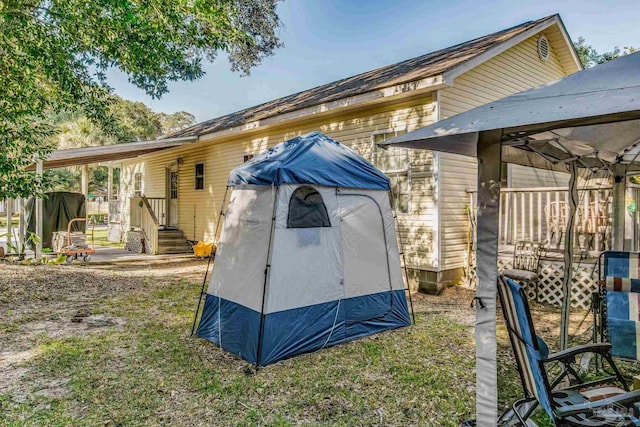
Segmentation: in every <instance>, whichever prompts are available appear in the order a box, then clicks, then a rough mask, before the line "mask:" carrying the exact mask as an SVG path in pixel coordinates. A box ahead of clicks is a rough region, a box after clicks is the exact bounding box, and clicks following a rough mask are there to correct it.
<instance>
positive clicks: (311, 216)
mask: <svg viewBox="0 0 640 427" xmlns="http://www.w3.org/2000/svg"><path fill="white" fill-rule="evenodd" d="M287 227H288V228H314V227H331V223H330V222H329V214H328V213H327V207H326V206H325V205H324V201H323V200H322V196H321V195H320V193H318V191H317V190H316V189H314V188H312V187H299V188H297V189H296V191H294V192H293V195H291V200H289V218H288V219H287Z"/></svg>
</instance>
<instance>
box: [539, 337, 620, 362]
mask: <svg viewBox="0 0 640 427" xmlns="http://www.w3.org/2000/svg"><path fill="white" fill-rule="evenodd" d="M610 350H611V344H610V343H608V342H599V343H589V344H582V345H578V346H575V347H571V348H568V349H566V350H562V351H558V352H557V353H552V354H550V355H549V356H548V357H547V358H546V359H545V360H544V362H545V363H546V362H556V361H558V360H564V359H568V358H573V357H574V356H577V355H579V354H584V353H598V354H602V355H604V354H607V353H609V351H610Z"/></svg>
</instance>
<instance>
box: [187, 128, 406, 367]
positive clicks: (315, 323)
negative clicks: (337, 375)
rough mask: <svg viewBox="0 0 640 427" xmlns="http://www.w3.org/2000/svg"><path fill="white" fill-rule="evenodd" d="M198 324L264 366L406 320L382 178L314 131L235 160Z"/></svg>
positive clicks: (386, 183)
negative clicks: (248, 158) (237, 162)
mask: <svg viewBox="0 0 640 427" xmlns="http://www.w3.org/2000/svg"><path fill="white" fill-rule="evenodd" d="M228 186H229V187H231V188H232V192H231V196H230V199H229V204H228V207H227V211H226V213H225V216H224V226H223V229H222V233H221V236H220V240H219V242H218V250H217V253H216V261H215V264H214V267H213V273H212V277H211V282H210V285H209V289H208V291H207V295H206V300H205V305H204V309H203V313H202V318H201V319H200V324H199V326H198V332H197V333H198V335H199V336H201V337H203V338H206V339H208V340H209V341H212V342H214V343H216V344H218V345H220V346H221V347H222V348H224V349H225V350H227V351H229V352H231V353H234V354H236V355H239V356H240V357H242V358H243V359H245V360H246V361H248V362H250V363H253V364H256V365H259V366H264V365H268V364H270V363H273V362H276V361H278V360H281V359H284V358H287V357H291V356H294V355H296V354H300V353H306V352H310V351H314V350H318V349H321V348H324V347H327V346H330V345H334V344H339V343H343V342H346V341H349V340H352V339H354V338H358V337H363V336H366V335H371V334H373V333H376V332H379V331H383V330H387V329H393V328H398V327H401V326H407V325H410V324H411V321H410V318H409V311H408V308H407V299H406V294H405V286H404V282H403V278H402V273H401V267H400V256H399V251H398V242H397V237H396V230H395V221H394V216H393V211H392V208H391V201H390V197H389V179H388V178H387V177H386V176H385V175H384V174H383V173H382V172H380V171H379V170H378V169H376V168H375V167H374V166H372V165H371V164H370V163H369V162H367V161H366V160H365V159H363V158H362V157H361V156H359V155H358V154H357V153H356V152H354V151H353V150H351V149H349V148H347V147H345V146H343V145H341V144H340V143H338V142H336V141H334V140H332V139H331V138H329V137H327V136H325V135H323V134H321V133H319V132H313V133H310V134H308V135H304V136H300V137H298V138H294V139H291V140H289V141H286V142H284V143H282V144H279V145H277V146H275V147H273V148H272V149H270V150H268V151H266V152H265V153H263V154H261V155H259V156H256V157H255V158H254V159H252V160H251V161H249V162H247V163H245V164H243V165H242V166H240V167H238V168H236V169H234V170H233V171H232V172H231V175H230V177H229V181H228Z"/></svg>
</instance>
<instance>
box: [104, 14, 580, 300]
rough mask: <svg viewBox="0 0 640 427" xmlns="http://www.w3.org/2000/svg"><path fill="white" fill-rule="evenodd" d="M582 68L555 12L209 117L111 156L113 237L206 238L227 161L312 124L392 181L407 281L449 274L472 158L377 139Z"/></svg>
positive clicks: (212, 230)
mask: <svg viewBox="0 0 640 427" xmlns="http://www.w3.org/2000/svg"><path fill="white" fill-rule="evenodd" d="M581 68H582V66H581V64H580V61H579V59H578V57H577V55H576V52H575V50H574V49H573V45H572V43H571V40H570V38H569V36H568V34H567V32H566V30H565V28H564V25H563V23H562V20H561V19H560V17H559V16H558V15H553V16H549V17H546V18H542V19H539V20H536V21H530V22H526V23H523V24H521V25H518V26H515V27H513V28H509V29H506V30H503V31H499V32H497V33H494V34H489V35H487V36H484V37H480V38H477V39H474V40H471V41H468V42H465V43H462V44H459V45H456V46H452V47H449V48H446V49H443V50H439V51H436V52H432V53H428V54H426V55H423V56H419V57H417V58H412V59H409V60H406V61H403V62H399V63H397V64H393V65H389V66H385V67H381V68H378V69H375V70H372V71H368V72H366V73H362V74H359V75H356V76H353V77H349V78H346V79H343V80H339V81H336V82H333V83H329V84H326V85H323V86H319V87H316V88H313V89H310V90H307V91H303V92H300V93H296V94H293V95H289V96H286V97H283V98H280V99H276V100H273V101H270V102H267V103H264V104H261V105H258V106H255V107H251V108H248V109H245V110H242V111H238V112H235V113H232V114H229V115H226V116H222V117H217V118H214V119H212V120H208V121H206V122H203V123H200V124H197V125H195V126H193V127H191V128H188V129H185V130H183V131H180V132H178V133H176V134H173V135H170V136H168V137H167V139H166V140H165V141H166V142H167V144H168V145H167V147H169V148H164V149H162V150H158V151H153V152H151V153H148V154H143V155H139V156H137V157H135V158H132V159H128V160H125V161H122V162H117V163H115V162H114V163H112V167H119V168H120V169H121V172H120V187H119V194H118V200H119V213H120V216H119V217H117V220H118V221H117V222H115V223H112V224H110V227H111V228H112V233H111V234H112V235H114V234H116V235H117V234H120V233H122V235H124V233H125V232H127V231H129V230H130V229H131V228H132V227H134V228H139V229H142V230H143V231H144V232H145V233H146V234H147V236H146V238H147V240H148V241H149V243H148V249H150V250H151V251H152V252H154V253H163V252H165V253H166V252H171V251H173V250H181V249H183V248H184V247H185V246H184V243H185V239H193V240H204V241H212V240H214V239H215V234H216V223H217V220H218V215H219V213H220V211H221V204H222V202H223V195H224V194H225V189H226V181H227V177H228V175H229V172H230V171H231V169H233V168H234V167H236V166H238V165H239V164H241V163H242V162H244V161H246V160H248V159H250V158H251V157H252V156H254V155H256V154H258V153H260V152H261V151H264V150H266V149H267V148H269V147H271V146H273V145H275V144H278V143H280V142H282V141H285V140H288V139H290V138H293V137H295V136H297V135H301V134H305V133H308V132H311V131H314V130H317V131H320V132H322V133H325V134H327V135H328V136H330V137H331V138H334V139H336V140H338V141H340V142H341V143H343V144H346V145H348V146H350V147H352V148H354V149H355V150H357V151H358V152H359V153H360V154H362V155H363V156H364V157H365V158H367V159H369V160H370V161H371V162H373V163H374V164H375V165H376V166H378V167H379V168H380V169H381V170H383V171H384V172H385V173H387V175H388V176H389V177H390V178H391V180H392V184H393V196H394V199H395V200H396V211H397V217H398V224H399V228H400V234H401V237H402V241H403V243H404V252H405V258H406V262H407V266H408V267H409V269H410V272H411V277H412V280H411V281H412V286H413V287H414V289H415V286H416V285H417V284H418V283H420V286H427V287H428V286H434V285H435V284H439V283H442V282H444V281H448V280H455V279H457V278H459V277H460V275H461V272H462V267H463V265H464V252H465V248H466V238H467V237H466V236H467V216H466V211H465V206H466V205H467V204H468V200H469V199H468V194H467V193H466V190H468V189H470V188H473V187H474V186H475V183H476V165H475V163H474V161H473V160H471V159H469V158H464V157H460V156H456V155H450V154H445V153H435V152H425V151H411V150H403V149H389V151H383V150H381V149H379V148H377V145H376V144H377V143H378V142H380V141H383V140H385V139H386V138H390V137H393V136H396V135H398V134H401V133H404V132H408V131H412V130H414V129H417V128H420V127H422V126H426V125H428V124H430V123H432V122H434V121H437V120H440V119H442V118H446V117H449V116H452V115H455V114H457V113H460V112H463V111H465V110H468V109H470V108H474V107H476V106H479V105H481V104H484V103H487V102H490V101H494V100H496V99H498V98H501V97H504V96H507V95H510V94H513V93H516V92H519V91H522V90H524V89H528V88H531V87H535V86H539V85H543V84H545V83H547V82H551V81H555V80H557V79H560V78H562V77H565V76H566V75H568V74H571V73H573V72H576V71H578V70H580V69H581ZM157 143H158V142H157V141H156V144H157ZM514 173H516V172H514ZM143 196H144V197H143ZM114 218H116V217H114ZM145 218H146V219H145ZM181 241H182V245H180V242H181ZM176 245H178V246H177V247H176Z"/></svg>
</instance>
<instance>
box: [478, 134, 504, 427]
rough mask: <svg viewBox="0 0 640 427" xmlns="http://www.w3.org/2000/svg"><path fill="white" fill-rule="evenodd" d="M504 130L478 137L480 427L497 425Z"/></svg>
mask: <svg viewBox="0 0 640 427" xmlns="http://www.w3.org/2000/svg"><path fill="white" fill-rule="evenodd" d="M501 139H502V130H493V131H487V132H480V134H479V136H478V153H477V156H478V204H477V208H478V217H477V218H478V220H477V221H478V224H477V241H478V245H477V252H476V260H477V261H476V271H477V277H478V284H477V289H476V390H477V398H476V416H477V423H478V425H480V426H485V425H486V426H488V425H496V422H497V417H498V415H497V414H498V399H497V393H496V390H497V386H498V384H497V383H498V377H497V363H496V350H497V345H496V284H497V281H498V268H497V266H498V224H499V220H500V218H499V212H500V172H501V167H500V163H501V159H502V156H501Z"/></svg>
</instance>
